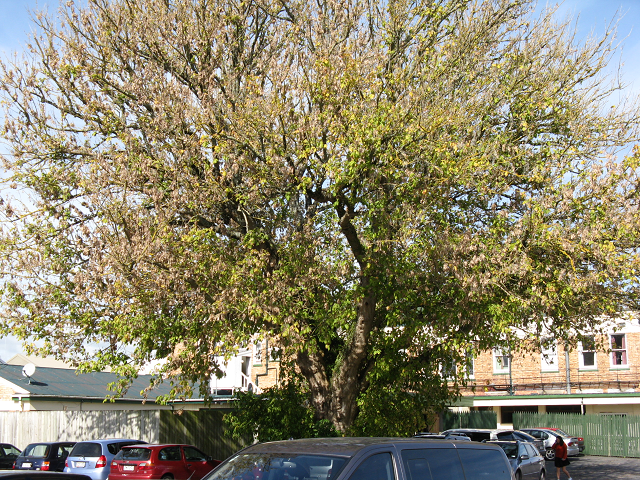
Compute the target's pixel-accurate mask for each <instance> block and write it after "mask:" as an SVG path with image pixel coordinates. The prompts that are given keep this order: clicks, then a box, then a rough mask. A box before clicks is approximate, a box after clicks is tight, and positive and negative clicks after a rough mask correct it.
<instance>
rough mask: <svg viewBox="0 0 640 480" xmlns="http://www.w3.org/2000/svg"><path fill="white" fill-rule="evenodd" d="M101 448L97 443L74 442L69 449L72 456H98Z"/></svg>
mask: <svg viewBox="0 0 640 480" xmlns="http://www.w3.org/2000/svg"><path fill="white" fill-rule="evenodd" d="M100 455H102V448H101V447H100V444H99V443H76V446H75V447H73V450H72V451H71V456H72V457H99V456H100Z"/></svg>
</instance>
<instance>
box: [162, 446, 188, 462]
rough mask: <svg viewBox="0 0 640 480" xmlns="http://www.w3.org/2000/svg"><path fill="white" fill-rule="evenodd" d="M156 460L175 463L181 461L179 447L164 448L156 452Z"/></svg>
mask: <svg viewBox="0 0 640 480" xmlns="http://www.w3.org/2000/svg"><path fill="white" fill-rule="evenodd" d="M158 460H163V461H169V462H175V461H180V460H182V455H180V447H166V448H163V449H162V450H160V451H159V452H158Z"/></svg>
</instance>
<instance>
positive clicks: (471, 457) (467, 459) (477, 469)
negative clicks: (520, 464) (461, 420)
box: [451, 448, 511, 480]
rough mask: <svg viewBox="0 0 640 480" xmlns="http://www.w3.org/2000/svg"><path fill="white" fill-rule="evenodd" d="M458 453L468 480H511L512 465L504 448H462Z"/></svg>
mask: <svg viewBox="0 0 640 480" xmlns="http://www.w3.org/2000/svg"><path fill="white" fill-rule="evenodd" d="M458 453H459V454H460V460H461V461H462V468H463V469H464V478H466V480H511V466H510V465H509V463H508V462H507V460H506V459H505V458H504V452H503V451H502V450H493V449H492V450H489V449H477V448H474V449H471V448H460V449H459V450H458ZM451 478H455V477H451Z"/></svg>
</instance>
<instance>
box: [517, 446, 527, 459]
mask: <svg viewBox="0 0 640 480" xmlns="http://www.w3.org/2000/svg"><path fill="white" fill-rule="evenodd" d="M522 455H527V456H529V452H527V449H526V448H525V445H524V444H523V443H521V444H520V446H519V448H518V456H519V457H521V456H522Z"/></svg>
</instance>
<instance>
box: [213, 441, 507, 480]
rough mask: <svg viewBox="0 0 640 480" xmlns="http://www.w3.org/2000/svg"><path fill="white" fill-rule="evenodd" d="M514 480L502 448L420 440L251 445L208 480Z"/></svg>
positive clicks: (234, 456)
mask: <svg viewBox="0 0 640 480" xmlns="http://www.w3.org/2000/svg"><path fill="white" fill-rule="evenodd" d="M230 478H233V479H242V480H281V479H291V480H293V479H298V480H302V479H308V478H312V479H314V480H411V479H423V478H428V479H431V480H465V479H466V480H512V479H513V474H512V472H511V466H510V465H509V461H508V460H507V457H506V455H505V453H504V451H503V450H502V449H501V448H500V447H498V446H497V445H491V444H489V443H475V442H469V441H442V440H428V439H421V438H309V439H302V440H288V441H281V442H271V443H259V444H256V445H252V446H250V447H248V448H245V449H244V450H240V451H239V452H237V453H236V454H234V455H232V456H231V457H229V458H228V459H227V460H225V461H224V462H223V463H222V464H221V465H220V466H219V467H218V468H216V469H215V470H213V471H212V472H211V473H210V474H209V475H207V476H206V477H205V480H227V479H230Z"/></svg>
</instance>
